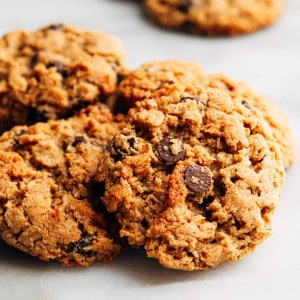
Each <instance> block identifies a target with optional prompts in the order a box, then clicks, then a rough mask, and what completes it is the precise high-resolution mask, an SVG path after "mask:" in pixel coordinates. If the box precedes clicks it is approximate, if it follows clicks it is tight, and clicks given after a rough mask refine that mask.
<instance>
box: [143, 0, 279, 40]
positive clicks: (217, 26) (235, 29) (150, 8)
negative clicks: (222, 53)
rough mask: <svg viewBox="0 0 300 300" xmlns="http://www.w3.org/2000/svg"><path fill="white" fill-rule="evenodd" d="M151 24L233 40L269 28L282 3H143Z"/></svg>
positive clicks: (148, 0)
mask: <svg viewBox="0 0 300 300" xmlns="http://www.w3.org/2000/svg"><path fill="white" fill-rule="evenodd" d="M144 3H145V10H146V12H147V14H148V15H149V16H150V17H151V18H152V20H153V21H155V22H156V23H158V24H160V25H161V26H163V27H166V28H172V29H177V30H182V31H186V32H190V33H193V34H204V35H210V36H213V35H230V36H235V35H239V34H244V33H250V32H254V31H257V30H258V29H260V28H263V27H265V26H267V25H270V24H271V23H273V22H274V21H275V20H277V19H278V17H279V16H280V15H281V14H282V12H283V10H284V0H247V1H245V0H235V1H232V0H230V1H228V0H145V2H144Z"/></svg>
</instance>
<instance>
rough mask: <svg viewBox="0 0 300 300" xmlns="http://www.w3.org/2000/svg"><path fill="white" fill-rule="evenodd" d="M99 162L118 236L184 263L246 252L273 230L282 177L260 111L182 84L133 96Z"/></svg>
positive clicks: (166, 262)
mask: <svg viewBox="0 0 300 300" xmlns="http://www.w3.org/2000/svg"><path fill="white" fill-rule="evenodd" d="M100 165H101V168H100V169H99V170H98V174H97V175H96V179H97V181H98V182H99V184H105V189H106V190H105V193H104V195H103V197H102V200H103V202H104V204H105V205H106V207H107V209H108V210H109V211H111V212H115V213H116V217H117V219H118V222H119V223H120V225H121V230H120V235H121V237H126V238H127V240H128V242H129V244H130V245H133V246H137V247H138V246H144V247H145V249H146V252H147V255H148V256H149V257H154V258H156V259H158V260H159V262H160V263H161V264H162V265H163V266H165V267H168V268H174V269H181V270H187V271H191V270H204V269H207V268H210V267H214V266H217V265H219V264H220V263H223V262H226V261H234V260H237V259H240V258H242V257H244V256H245V255H247V254H248V253H250V252H251V251H252V250H253V249H254V248H255V247H256V245H258V244H259V243H261V242H262V241H263V240H264V239H265V238H266V237H268V236H269V235H270V233H271V227H272V226H271V224H272V215H273V213H274V210H275V208H276V206H277V205H278V202H279V199H280V195H281V192H282V187H283V182H284V176H285V174H284V167H283V161H282V155H281V152H280V150H279V147H278V144H277V143H276V141H274V138H273V135H272V132H271V129H270V127H269V125H268V123H267V122H266V121H265V119H264V118H263V117H262V115H261V112H260V111H259V110H258V109H255V108H254V109H250V108H249V106H248V105H247V103H246V102H244V101H242V99H240V98H238V97H236V98H233V97H231V96H230V95H229V93H226V92H223V91H220V90H218V89H214V88H206V87H195V86H191V87H189V86H182V85H180V84H172V85H164V86H163V87H162V88H161V89H159V90H157V91H156V92H154V93H152V95H151V97H148V98H146V99H144V100H142V101H138V102H136V104H135V107H134V108H132V109H130V110H129V113H128V115H127V119H126V126H125V128H124V129H123V130H122V132H121V133H119V134H117V135H116V136H115V137H114V139H113V140H112V142H111V146H110V152H109V153H105V155H104V156H102V159H101V163H100Z"/></svg>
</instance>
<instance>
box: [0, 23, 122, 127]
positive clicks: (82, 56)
mask: <svg viewBox="0 0 300 300" xmlns="http://www.w3.org/2000/svg"><path fill="white" fill-rule="evenodd" d="M123 69H124V49H123V45H122V42H121V41H120V40H119V39H118V38H117V37H115V36H112V35H109V34H105V33H101V32H94V31H87V30H83V29H79V28H74V27H71V26H68V25H65V24H52V25H49V26H47V27H43V28H40V29H38V30H35V31H24V30H18V31H13V32H10V33H7V34H6V35H4V36H3V37H2V38H1V39H0V132H3V131H5V130H8V129H10V128H11V127H12V126H14V125H29V124H33V123H36V122H39V121H47V120H49V119H60V118H65V117H69V116H71V115H73V114H75V112H76V111H79V110H80V109H81V108H84V107H86V106H87V105H89V104H91V103H94V102H98V101H101V100H103V99H105V98H106V97H107V96H108V95H110V94H111V93H113V92H114V91H115V89H116V86H117V80H118V76H119V74H120V73H121V72H123Z"/></svg>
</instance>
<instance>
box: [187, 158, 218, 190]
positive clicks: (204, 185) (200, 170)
mask: <svg viewBox="0 0 300 300" xmlns="http://www.w3.org/2000/svg"><path fill="white" fill-rule="evenodd" d="M184 181H185V184H186V186H187V187H188V188H189V189H190V190H192V191H193V192H195V193H197V194H203V193H205V192H207V191H208V190H209V189H210V187H211V185H212V178H211V175H210V172H209V169H208V168H207V167H205V166H201V165H198V164H193V165H190V166H188V167H187V168H186V170H185V173H184Z"/></svg>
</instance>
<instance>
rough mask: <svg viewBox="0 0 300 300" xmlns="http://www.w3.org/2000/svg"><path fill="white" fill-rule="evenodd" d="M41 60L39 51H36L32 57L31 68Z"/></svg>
mask: <svg viewBox="0 0 300 300" xmlns="http://www.w3.org/2000/svg"><path fill="white" fill-rule="evenodd" d="M38 60H39V53H38V52H36V53H35V54H33V55H32V57H31V59H30V68H31V69H33V68H34V66H35V65H36V64H37V62H38Z"/></svg>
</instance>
